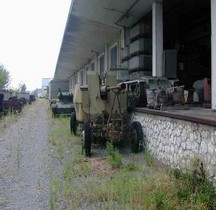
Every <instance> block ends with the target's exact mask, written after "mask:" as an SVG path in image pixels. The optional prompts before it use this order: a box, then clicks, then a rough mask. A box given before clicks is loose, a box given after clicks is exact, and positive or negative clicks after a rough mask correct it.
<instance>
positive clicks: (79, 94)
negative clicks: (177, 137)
mask: <svg viewBox="0 0 216 210" xmlns="http://www.w3.org/2000/svg"><path fill="white" fill-rule="evenodd" d="M87 74H88V86H80V85H79V84H77V85H76V86H75V91H74V107H75V112H72V114H71V121H70V128H71V132H73V133H74V134H76V133H77V132H79V133H81V136H82V148H83V150H84V151H85V154H86V156H90V153H91V144H92V143H98V142H100V141H102V140H106V141H110V142H111V143H113V144H118V143H129V144H130V145H131V150H132V152H139V151H140V150H141V149H142V147H143V131H142V127H141V124H140V123H139V122H138V121H135V122H133V123H131V120H130V115H129V114H128V111H127V108H128V94H127V88H126V85H125V84H124V83H121V84H119V85H117V80H116V75H115V74H114V73H113V72H107V73H106V76H105V82H104V83H102V82H101V80H100V77H99V75H98V74H97V73H96V72H88V73H87Z"/></svg>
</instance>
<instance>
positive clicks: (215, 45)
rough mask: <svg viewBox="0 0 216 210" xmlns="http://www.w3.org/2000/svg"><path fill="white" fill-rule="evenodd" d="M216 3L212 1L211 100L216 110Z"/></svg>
mask: <svg viewBox="0 0 216 210" xmlns="http://www.w3.org/2000/svg"><path fill="white" fill-rule="evenodd" d="M215 11H216V1H215V0H211V100H212V105H211V107H212V109H213V110H216V13H215Z"/></svg>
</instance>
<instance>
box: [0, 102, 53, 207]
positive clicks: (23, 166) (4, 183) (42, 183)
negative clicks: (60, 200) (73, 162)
mask: <svg viewBox="0 0 216 210" xmlns="http://www.w3.org/2000/svg"><path fill="white" fill-rule="evenodd" d="M47 109H48V103H47V102H46V101H37V102H35V103H33V104H32V105H31V107H29V108H28V109H27V110H26V111H24V112H22V113H21V115H20V116H19V117H18V120H17V122H15V123H13V124H12V125H11V126H9V127H8V128H7V129H6V130H5V131H4V132H3V133H0V209H2V210H9V209H10V210H40V209H42V210H46V209H49V194H50V192H49V191H50V180H49V177H50V171H49V167H50V157H49V156H48V153H49V144H48V129H49V122H50V121H49V114H48V112H47ZM0 123H1V122H0Z"/></svg>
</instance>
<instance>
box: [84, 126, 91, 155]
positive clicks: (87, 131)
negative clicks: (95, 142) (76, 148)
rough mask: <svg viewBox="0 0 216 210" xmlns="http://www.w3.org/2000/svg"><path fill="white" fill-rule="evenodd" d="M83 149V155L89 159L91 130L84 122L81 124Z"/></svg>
mask: <svg viewBox="0 0 216 210" xmlns="http://www.w3.org/2000/svg"><path fill="white" fill-rule="evenodd" d="M83 131H84V133H83V149H84V151H85V155H86V156H87V157H90V155H91V128H90V123H89V122H85V123H84V124H83Z"/></svg>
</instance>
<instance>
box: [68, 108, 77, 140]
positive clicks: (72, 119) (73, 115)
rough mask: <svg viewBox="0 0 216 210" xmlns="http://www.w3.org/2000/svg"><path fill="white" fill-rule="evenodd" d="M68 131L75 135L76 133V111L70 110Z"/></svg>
mask: <svg viewBox="0 0 216 210" xmlns="http://www.w3.org/2000/svg"><path fill="white" fill-rule="evenodd" d="M70 131H71V134H72V133H73V134H74V135H75V136H76V135H77V122H76V113H75V112H72V113H71V117H70Z"/></svg>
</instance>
